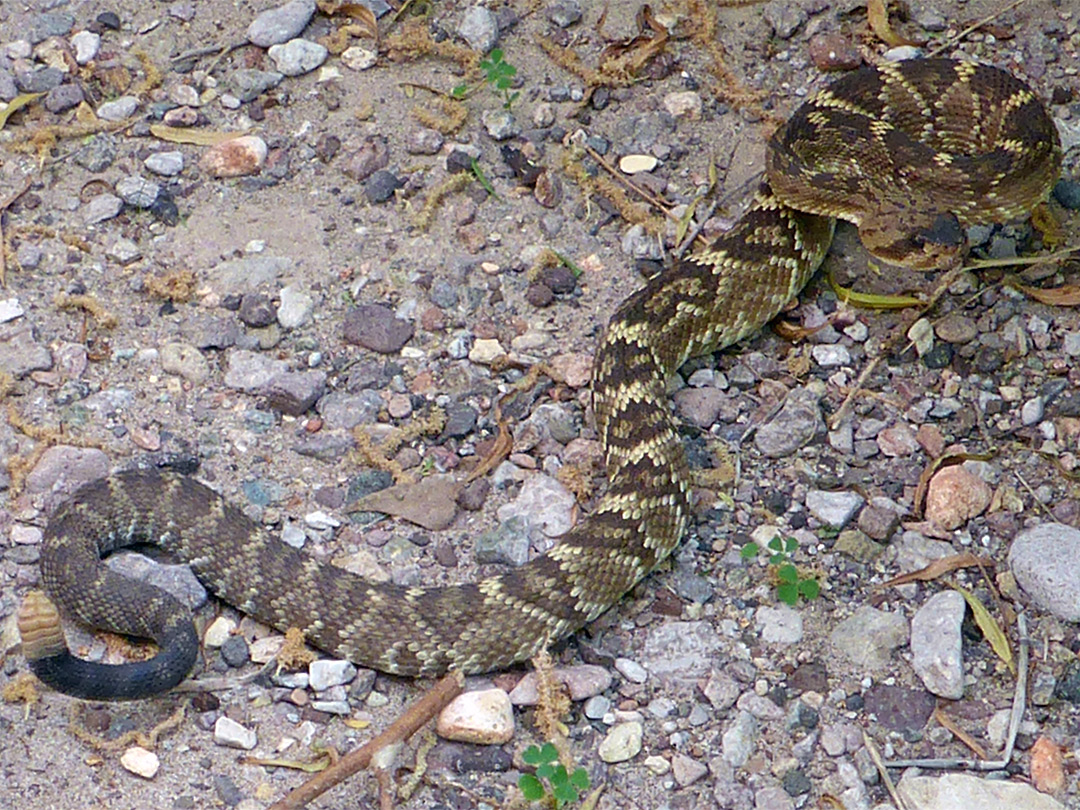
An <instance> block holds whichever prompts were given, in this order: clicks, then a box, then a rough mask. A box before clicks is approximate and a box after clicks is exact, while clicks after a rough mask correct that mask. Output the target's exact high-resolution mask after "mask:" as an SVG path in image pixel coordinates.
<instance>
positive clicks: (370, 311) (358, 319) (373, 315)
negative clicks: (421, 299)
mask: <svg viewBox="0 0 1080 810" xmlns="http://www.w3.org/2000/svg"><path fill="white" fill-rule="evenodd" d="M343 329H344V336H345V342H346V343H353V344H355V345H357V346H363V347H364V348H365V349H371V351H373V352H379V353H381V354H393V353H394V352H397V351H400V350H401V347H402V346H404V345H405V344H406V343H408V342H409V338H411V337H412V336H413V332H414V331H415V327H414V326H413V325H412V324H411V323H409V322H408V321H403V320H401V319H400V318H398V317H396V316H395V315H394V311H393V310H392V309H390V307H386V306H383V305H381V304H361V305H360V306H358V307H354V308H353V309H350V310H349V311H348V312H347V313H346V315H345V321H344V326H343Z"/></svg>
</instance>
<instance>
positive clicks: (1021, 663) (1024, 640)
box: [885, 613, 1031, 771]
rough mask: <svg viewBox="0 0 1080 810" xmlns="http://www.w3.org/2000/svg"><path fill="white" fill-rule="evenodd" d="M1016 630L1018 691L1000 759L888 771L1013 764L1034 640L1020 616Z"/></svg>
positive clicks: (899, 763)
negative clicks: (1029, 656)
mask: <svg viewBox="0 0 1080 810" xmlns="http://www.w3.org/2000/svg"><path fill="white" fill-rule="evenodd" d="M1016 629H1017V632H1018V633H1019V634H1020V652H1019V654H1018V655H1017V663H1016V690H1015V691H1014V692H1013V705H1012V712H1010V714H1009V733H1008V736H1007V737H1006V738H1005V750H1004V751H1002V753H1001V759H963V758H942V759H892V760H888V761H887V762H885V767H887V768H943V769H951V770H959V769H964V770H969V771H1000V770H1003V769H1005V768H1006V767H1008V765H1009V763H1010V762H1011V761H1012V755H1013V748H1014V747H1015V745H1016V734H1017V732H1018V731H1019V730H1020V721H1021V720H1023V719H1024V709H1025V708H1026V701H1027V679H1028V651H1029V648H1030V647H1031V639H1030V638H1029V637H1028V631H1027V617H1026V616H1025V615H1024V614H1023V613H1021V614H1020V615H1018V616H1017V617H1016Z"/></svg>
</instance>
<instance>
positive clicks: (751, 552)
mask: <svg viewBox="0 0 1080 810" xmlns="http://www.w3.org/2000/svg"><path fill="white" fill-rule="evenodd" d="M759 551H761V549H760V548H758V545H757V543H755V542H753V541H751V542H749V543H747V544H746V545H745V546H743V547H742V551H740V552H739V556H740V557H742V558H743V559H744V560H752V559H754V557H756V556H757V555H758V552H759Z"/></svg>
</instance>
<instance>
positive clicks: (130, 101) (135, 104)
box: [97, 96, 139, 121]
mask: <svg viewBox="0 0 1080 810" xmlns="http://www.w3.org/2000/svg"><path fill="white" fill-rule="evenodd" d="M137 109H139V99H137V98H136V97H135V96H120V98H114V99H113V100H112V101H105V102H102V103H101V105H100V106H99V107H98V108H97V116H98V118H100V119H102V120H104V121H123V120H124V119H125V118H131V116H133V115H134V114H135V110H137Z"/></svg>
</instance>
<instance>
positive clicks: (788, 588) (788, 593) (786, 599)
mask: <svg viewBox="0 0 1080 810" xmlns="http://www.w3.org/2000/svg"><path fill="white" fill-rule="evenodd" d="M776 598H777V599H779V600H780V601H781V602H783V603H785V604H788V605H791V606H792V607H795V605H796V604H797V603H798V601H799V589H798V587H796V586H795V585H792V584H791V583H790V582H785V583H784V584H783V585H780V586H779V587H778V588H777V589H776Z"/></svg>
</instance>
